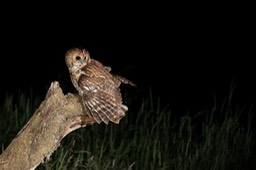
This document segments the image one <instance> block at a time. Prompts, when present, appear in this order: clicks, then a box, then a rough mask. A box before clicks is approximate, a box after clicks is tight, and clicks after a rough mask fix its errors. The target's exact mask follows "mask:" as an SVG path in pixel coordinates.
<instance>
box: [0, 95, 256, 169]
mask: <svg viewBox="0 0 256 170" xmlns="http://www.w3.org/2000/svg"><path fill="white" fill-rule="evenodd" d="M151 94H152V93H150V94H149V97H147V98H144V99H136V102H137V101H138V102H137V103H139V107H138V108H136V107H134V108H131V109H130V111H128V113H127V116H126V117H124V118H123V119H122V120H121V122H120V124H119V125H115V124H109V125H108V126H106V125H104V124H100V125H93V126H90V127H86V128H81V129H78V130H76V131H74V132H72V133H71V134H69V135H68V136H66V137H65V138H64V140H63V141H62V142H61V145H60V147H59V148H58V149H57V150H56V151H55V152H54V153H53V154H52V156H51V157H50V158H49V159H48V160H45V162H44V163H42V164H40V165H39V166H38V167H37V169H38V170H41V169H46V170H50V169H54V170H60V169H90V170H102V169H104V170H107V169H117V170H128V169H134V170H142V169H145V170H156V169H158V170H161V169H163V170H165V169H168V170H169V169H170V170H172V169H173V170H176V169H177V170H201V169H202V170H205V169H207V170H226V169H233V170H235V169H252V168H253V167H254V166H255V158H256V157H255V155H254V149H255V145H254V143H255V134H254V131H253V128H252V123H253V122H252V121H253V114H255V113H254V111H253V108H252V107H245V106H244V107H239V106H232V104H231V103H232V102H231V99H232V91H231V93H230V96H228V99H227V100H224V101H223V103H222V104H221V105H219V104H217V102H216V97H214V100H213V106H209V108H205V109H204V110H202V111H200V112H198V113H195V114H193V113H190V114H187V115H182V116H177V114H176V113H173V112H172V111H171V109H170V108H168V106H161V104H160V99H157V98H154V97H152V96H153V95H151ZM18 96H19V97H18V99H17V101H14V96H12V95H7V96H6V99H5V102H4V104H3V106H2V108H1V113H0V125H1V126H0V143H1V147H2V151H3V150H4V148H6V147H7V145H8V144H9V143H10V141H11V140H12V139H13V138H14V137H15V135H16V133H17V132H18V131H19V129H20V128H21V127H22V126H23V125H24V124H25V122H26V121H28V120H29V118H30V117H31V115H32V114H33V112H34V110H35V109H36V108H37V106H38V105H39V103H40V99H39V98H35V97H28V96H26V95H25V94H22V93H21V94H19V95H18ZM124 101H125V103H128V106H129V105H132V104H133V103H131V102H132V99H131V98H130V99H129V98H125V99H124ZM10 125H12V126H10Z"/></svg>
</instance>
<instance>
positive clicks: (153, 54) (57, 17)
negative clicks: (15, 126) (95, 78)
mask: <svg viewBox="0 0 256 170" xmlns="http://www.w3.org/2000/svg"><path fill="white" fill-rule="evenodd" d="M74 6H75V7H76V8H78V6H79V4H76V5H74ZM183 7H184V6H181V7H179V10H174V9H175V7H174V6H172V7H171V6H170V8H168V7H165V5H163V6H161V7H159V6H157V7H156V6H154V4H151V6H150V7H144V6H140V7H138V8H136V7H134V8H129V7H128V8H121V7H119V8H117V9H116V11H111V10H109V9H105V10H104V11H102V10H101V9H98V10H95V11H93V12H88V11H87V8H83V9H80V8H79V9H76V8H75V9H74V8H73V5H71V6H70V7H69V8H71V9H72V10H71V11H69V8H58V9H59V10H60V12H59V11H56V8H53V9H51V10H48V9H41V10H39V9H37V8H36V9H34V8H31V11H30V10H24V11H20V12H18V13H17V14H15V15H14V14H13V15H10V14H9V13H4V14H3V15H2V16H1V17H2V24H1V35H0V36H1V39H0V42H1V70H0V71H1V76H2V78H1V99H3V98H4V97H5V94H6V92H8V93H11V94H12V93H13V94H16V92H17V91H23V92H27V91H29V89H30V88H31V87H32V88H33V90H34V91H35V93H37V94H38V95H41V96H44V95H45V94H46V90H47V88H48V87H49V85H50V83H51V82H52V81H54V80H57V81H59V82H60V85H61V87H63V89H64V90H65V92H69V91H70V92H74V88H73V87H72V84H71V82H70V79H69V74H68V70H67V68H66V65H65V61H64V57H65V53H66V51H67V50H68V49H69V48H73V47H83V48H86V49H88V50H89V51H90V53H91V57H92V58H94V59H97V60H99V61H101V62H102V63H104V65H107V66H111V67H112V72H113V73H117V74H120V75H123V76H125V77H126V78H128V79H130V80H132V81H134V82H135V83H136V84H137V86H138V87H137V88H130V87H127V86H122V88H128V89H129V91H131V92H132V93H134V94H137V95H138V98H141V97H143V96H144V94H145V96H146V93H148V91H149V87H151V88H152V91H153V95H154V96H156V97H159V98H160V99H161V101H162V102H163V104H169V105H170V107H171V108H172V109H174V110H177V111H180V112H185V111H186V110H192V111H199V110H200V109H202V108H204V107H205V105H207V104H211V103H212V102H213V94H216V96H217V99H218V100H220V101H222V99H224V98H226V97H228V93H229V90H230V85H231V83H232V81H234V83H235V84H236V88H235V92H234V103H237V104H240V105H244V104H245V105H249V104H252V103H254V102H255V99H256V97H255V96H256V90H255V89H256V83H255V80H256V77H255V62H254V58H255V56H256V55H255V45H254V42H255V37H254V31H253V30H254V28H253V25H254V23H253V22H251V20H250V16H251V15H250V11H249V10H248V11H246V10H240V9H239V8H235V9H232V8H231V7H227V8H223V9H221V8H214V9H209V8H204V9H201V8H190V7H189V5H188V6H186V8H184V9H183ZM156 8H158V9H157V10H158V11H156ZM124 9H125V10H124ZM38 10H39V11H38ZM86 12H88V13H86ZM133 89H134V92H133Z"/></svg>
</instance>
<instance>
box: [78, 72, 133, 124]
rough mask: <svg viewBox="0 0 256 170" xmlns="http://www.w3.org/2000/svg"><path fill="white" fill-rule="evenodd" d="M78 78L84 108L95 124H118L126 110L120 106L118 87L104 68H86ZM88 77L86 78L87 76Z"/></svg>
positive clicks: (123, 106) (120, 98)
mask: <svg viewBox="0 0 256 170" xmlns="http://www.w3.org/2000/svg"><path fill="white" fill-rule="evenodd" d="M84 72H85V74H84V75H83V76H81V77H80V80H79V86H80V88H82V90H83V94H82V98H83V104H84V107H85V108H86V109H87V110H88V112H89V115H90V116H91V117H93V118H94V119H95V120H96V121H97V123H101V122H102V121H103V122H104V123H106V124H108V123H109V121H111V122H114V123H119V120H120V119H121V117H123V116H124V115H125V112H126V111H127V110H128V108H127V107H126V106H125V105H123V104H122V97H121V93H120V89H119V85H117V84H116V82H114V80H113V77H112V75H111V74H110V73H109V72H108V71H107V70H106V69H104V68H95V67H87V69H86V70H84ZM87 75H88V76H87Z"/></svg>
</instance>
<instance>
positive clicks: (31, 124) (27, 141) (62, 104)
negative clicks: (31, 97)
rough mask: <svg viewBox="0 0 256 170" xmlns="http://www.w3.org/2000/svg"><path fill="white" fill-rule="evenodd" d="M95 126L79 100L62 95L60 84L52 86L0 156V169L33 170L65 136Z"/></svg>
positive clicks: (54, 83) (72, 96) (71, 95)
mask: <svg viewBox="0 0 256 170" xmlns="http://www.w3.org/2000/svg"><path fill="white" fill-rule="evenodd" d="M94 123H95V120H94V119H92V118H90V117H88V116H86V113H85V112H84V110H83V107H82V104H81V102H80V97H79V96H77V95H73V94H70V93H68V94H66V95H64V94H63V92H62V90H61V88H60V87H59V83H58V82H56V81H55V82H52V84H51V86H50V88H49V90H48V92H47V94H46V97H45V100H44V101H43V102H42V103H41V104H40V106H39V108H38V109H37V110H36V111H35V113H34V115H33V116H32V117H31V119H30V120H29V121H28V123H27V124H26V125H25V126H24V127H23V128H22V129H21V130H20V132H19V133H18V134H17V136H16V137H15V138H14V139H13V140H12V142H11V143H10V144H9V146H8V147H7V148H6V149H5V151H4V152H3V153H2V154H1V155H0V169H1V170H5V169H8V170H10V169H15V170H19V169H22V170H24V169H35V168H36V167H37V166H38V165H39V164H40V163H41V162H42V161H43V160H44V159H45V158H49V157H50V156H51V154H52V153H53V152H54V151H55V150H56V149H57V147H58V146H59V145H60V142H61V140H62V139H63V138H64V137H65V136H66V135H67V134H69V133H70V132H72V131H74V130H76V129H78V128H81V127H84V126H88V125H92V124H94Z"/></svg>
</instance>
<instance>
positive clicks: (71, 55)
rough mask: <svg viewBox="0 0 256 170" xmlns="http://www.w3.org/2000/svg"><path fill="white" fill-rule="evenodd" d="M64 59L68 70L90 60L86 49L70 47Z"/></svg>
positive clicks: (72, 69)
mask: <svg viewBox="0 0 256 170" xmlns="http://www.w3.org/2000/svg"><path fill="white" fill-rule="evenodd" d="M65 61H66V65H67V66H68V68H69V71H70V72H74V71H77V70H78V69H81V68H82V67H84V66H86V65H87V64H89V63H90V62H91V58H90V53H89V51H87V50H86V49H82V48H72V49H70V50H68V51H67V53H66V57H65Z"/></svg>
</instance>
